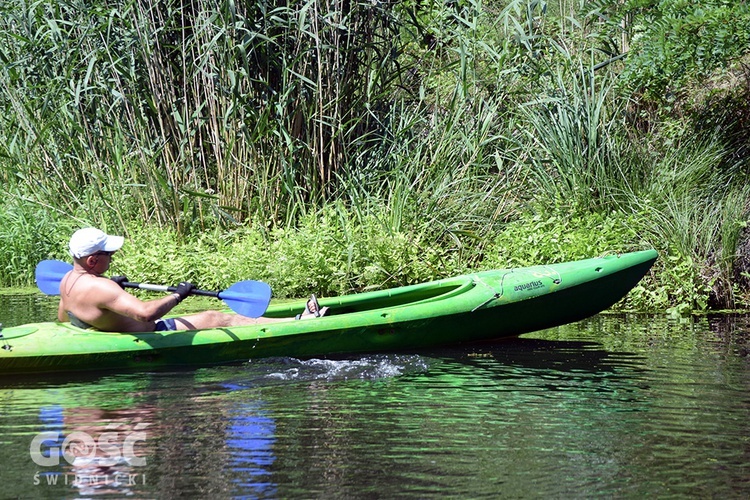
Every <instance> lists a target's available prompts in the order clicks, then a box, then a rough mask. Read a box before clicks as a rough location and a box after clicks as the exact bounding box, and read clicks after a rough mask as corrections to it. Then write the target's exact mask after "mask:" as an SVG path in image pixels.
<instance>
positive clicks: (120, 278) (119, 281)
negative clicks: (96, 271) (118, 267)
mask: <svg viewBox="0 0 750 500" xmlns="http://www.w3.org/2000/svg"><path fill="white" fill-rule="evenodd" d="M109 279H111V280H112V281H114V282H115V283H117V284H118V285H120V288H122V289H123V290H125V285H124V283H125V282H126V281H130V280H129V279H128V277H127V276H112V277H111V278H109Z"/></svg>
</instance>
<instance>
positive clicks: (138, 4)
mask: <svg viewBox="0 0 750 500" xmlns="http://www.w3.org/2000/svg"><path fill="white" fill-rule="evenodd" d="M387 7H388V6H380V5H379V4H372V3H370V2H337V1H328V2H292V3H289V4H280V5H279V6H277V7H274V6H272V5H266V4H257V5H256V4H252V3H235V2H233V1H231V0H227V1H224V2H221V3H220V4H219V5H218V6H217V5H216V4H214V3H210V2H205V1H202V0H191V1H189V2H178V1H167V2H152V1H151V0H133V1H129V2H125V3H121V4H118V5H117V6H109V5H100V4H95V3H91V2H84V1H81V0H74V1H72V2H50V3H34V4H26V3H25V2H23V1H22V0H15V1H13V0H11V1H9V2H4V3H3V6H2V8H1V9H2V12H0V13H1V14H2V18H0V29H1V32H2V35H0V36H1V37H2V40H1V43H0V59H2V60H3V61H6V63H5V64H4V65H3V67H2V78H1V79H0V81H1V82H2V83H0V106H2V108H3V111H4V113H3V117H2V119H1V121H0V134H2V136H1V138H2V139H3V140H2V144H3V146H2V150H1V151H0V153H1V154H2V156H3V158H4V160H3V166H4V168H3V169H2V176H3V181H4V183H16V184H18V185H19V186H21V187H23V186H26V187H27V189H31V190H33V191H35V192H36V193H37V194H38V197H39V198H45V199H48V200H55V204H56V205H58V206H60V207H63V209H64V210H65V211H66V212H68V213H70V214H74V213H78V212H79V211H81V210H83V211H84V212H88V213H94V210H92V208H98V207H91V206H89V204H88V198H89V197H90V196H92V197H96V198H100V199H102V200H104V201H105V204H106V205H107V206H106V208H107V209H109V210H111V211H113V212H114V213H117V216H118V217H119V218H120V219H122V220H123V221H124V220H127V219H131V218H133V217H135V216H138V217H141V218H143V219H144V220H147V221H155V222H156V223H159V224H162V225H163V224H167V223H169V224H171V225H175V226H176V227H177V228H178V229H179V230H180V232H184V231H189V230H190V225H191V224H199V225H204V224H202V223H203V222H204V221H203V220H202V218H204V217H210V218H213V219H215V220H220V221H223V222H234V221H242V220H244V219H245V218H246V217H248V216H250V215H253V216H255V215H258V216H259V217H265V218H268V219H270V220H273V221H284V220H285V219H286V218H288V217H289V216H290V215H289V214H292V215H293V214H294V211H295V210H297V209H298V207H300V206H304V205H305V204H306V203H319V202H320V201H321V200H324V199H325V198H326V197H327V196H328V195H329V194H330V193H331V192H332V190H333V185H334V180H335V174H336V173H341V171H342V170H344V169H345V168H346V166H347V162H348V155H349V154H350V151H351V147H350V144H351V143H361V142H363V141H366V139H367V137H368V130H369V129H370V128H371V127H370V122H371V121H372V120H373V117H374V118H377V113H378V111H377V110H378V108H382V107H383V106H382V104H381V103H382V102H384V99H383V92H384V91H385V89H386V87H388V86H389V85H390V84H391V82H392V81H394V80H395V79H397V78H398V77H399V75H400V74H401V73H402V72H404V71H405V70H406V69H408V68H398V67H397V66H396V64H395V59H394V58H393V57H392V53H393V51H395V50H398V46H397V45H396V43H395V42H396V41H397V40H398V37H397V36H396V35H397V34H398V30H399V26H398V23H397V20H396V16H395V13H394V12H393V11H392V10H391V9H390V8H387ZM392 88H393V87H388V89H389V90H392ZM386 102H387V100H386Z"/></svg>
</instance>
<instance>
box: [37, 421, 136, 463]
mask: <svg viewBox="0 0 750 500" xmlns="http://www.w3.org/2000/svg"><path fill="white" fill-rule="evenodd" d="M148 425H149V424H137V425H135V426H134V427H132V428H128V427H126V426H123V425H121V424H116V423H112V424H109V425H107V426H106V427H104V428H103V430H102V431H101V432H97V433H96V434H95V436H96V438H95V437H94V436H92V435H91V434H89V433H88V432H83V431H75V432H71V433H70V434H67V435H63V433H62V432H60V431H46V432H40V433H39V434H37V435H36V436H34V439H32V440H31V445H30V446H29V453H30V455H31V459H32V460H33V461H34V463H35V464H37V465H39V466H41V467H54V466H56V465H59V464H60V457H62V458H64V459H65V461H66V462H68V463H69V464H70V465H73V466H76V465H82V464H92V465H96V466H101V467H112V466H114V465H118V464H125V465H130V466H135V467H137V466H142V465H146V458H145V457H143V456H141V455H142V453H141V454H139V453H138V449H137V448H138V447H137V443H139V442H145V441H146V432H145V430H144V429H145V428H146V427H148Z"/></svg>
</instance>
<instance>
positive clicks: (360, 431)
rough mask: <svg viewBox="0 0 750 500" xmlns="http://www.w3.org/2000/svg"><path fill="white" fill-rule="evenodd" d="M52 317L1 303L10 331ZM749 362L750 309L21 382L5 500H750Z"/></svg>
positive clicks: (46, 306) (5, 451)
mask: <svg viewBox="0 0 750 500" xmlns="http://www.w3.org/2000/svg"><path fill="white" fill-rule="evenodd" d="M54 307H55V301H54V299H49V298H46V297H40V296H36V295H34V296H14V297H8V296H0V323H4V324H5V325H6V326H12V325H15V324H22V323H25V322H29V321H38V320H47V319H51V318H53V317H54ZM467 328H470V325H467ZM749 353H750V319H748V318H747V317H737V316H733V317H716V318H713V317H701V318H695V319H690V320H671V319H668V318H666V317H661V316H658V317H653V316H635V315H627V316H623V315H599V316H596V317H594V318H592V319H589V320H586V321H583V322H580V323H577V324H574V325H569V326H565V327H560V328H554V329H550V330H546V331H542V332H537V333H534V334H529V335H524V336H522V337H520V338H517V339H512V340H506V341H502V342H497V343H492V344H482V345H474V346H466V347H459V348H451V349H441V350H432V351H426V352H414V353H404V354H399V355H394V354H389V355H370V356H357V357H354V358H349V359H343V360H296V359H291V358H284V359H269V360H259V361H252V362H248V363H246V364H242V365H236V366H225V367H217V368H205V369H197V370H191V371H180V372H157V373H136V374H134V373H130V374H127V373H125V374H117V373H109V374H104V373H103V374H92V375H85V376H75V377H74V376H70V375H68V376H65V377H62V376H51V375H50V376H44V377H38V378H26V379H18V378H13V377H6V378H4V379H3V380H2V381H0V440H1V441H2V446H0V460H1V461H2V464H3V466H2V467H1V468H0V498H16V497H22V498H30V497H34V498H82V497H86V498H88V497H93V496H105V497H106V496H109V497H112V498H121V497H125V496H128V497H131V498H172V497H178V496H185V497H201V498H435V497H453V498H497V497H506V498H591V497H607V498H612V497H614V498H640V497H644V496H652V497H653V496H656V497H659V498H669V497H674V498H690V497H699V498H705V497H713V498H747V497H748V496H750V418H749V417H750V357H748V354H749ZM63 452H67V454H63Z"/></svg>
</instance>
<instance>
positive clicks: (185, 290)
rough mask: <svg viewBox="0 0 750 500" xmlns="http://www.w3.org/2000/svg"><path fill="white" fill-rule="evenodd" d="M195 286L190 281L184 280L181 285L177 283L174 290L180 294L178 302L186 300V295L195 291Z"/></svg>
mask: <svg viewBox="0 0 750 500" xmlns="http://www.w3.org/2000/svg"><path fill="white" fill-rule="evenodd" d="M193 288H195V285H193V284H192V283H190V282H189V281H183V282H182V283H180V284H179V285H177V289H176V290H175V291H174V293H176V294H177V295H179V298H178V299H177V303H178V304H179V303H180V302H182V301H183V300H185V297H187V296H188V295H190V292H192V291H193Z"/></svg>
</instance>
